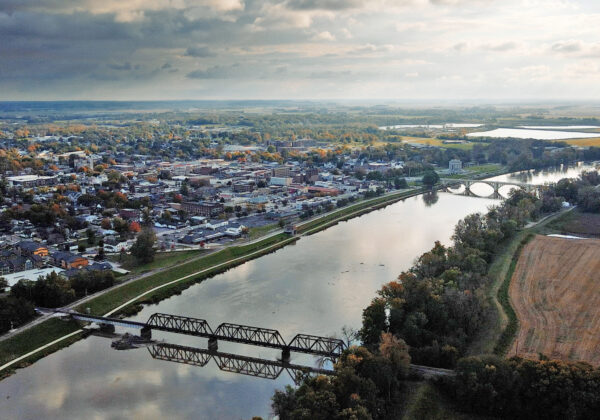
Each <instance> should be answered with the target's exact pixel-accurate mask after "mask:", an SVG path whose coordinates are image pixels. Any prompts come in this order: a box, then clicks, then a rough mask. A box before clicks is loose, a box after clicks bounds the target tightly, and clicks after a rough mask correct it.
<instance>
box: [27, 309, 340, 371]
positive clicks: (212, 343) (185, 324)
mask: <svg viewBox="0 0 600 420" xmlns="http://www.w3.org/2000/svg"><path fill="white" fill-rule="evenodd" d="M36 311H38V312H41V313H45V314H48V313H50V314H52V313H54V314H58V315H62V316H65V317H69V318H71V319H75V320H78V321H84V322H95V323H98V324H100V326H101V327H104V328H105V329H106V328H112V329H113V330H114V327H115V326H116V327H126V328H136V329H139V330H141V331H140V335H141V336H142V337H144V338H148V339H149V338H150V337H151V336H152V330H157V331H166V332H170V333H175V334H185V335H192V336H195V337H203V338H208V349H209V350H211V351H216V350H217V349H218V341H219V340H222V341H229V342H234V343H242V344H249V345H253V346H260V347H268V348H274V349H279V350H281V352H282V356H281V358H282V360H283V361H286V362H289V360H290V353H291V352H297V353H306V354H312V355H315V356H321V357H325V358H329V359H332V360H335V359H337V358H338V357H340V356H341V354H342V352H343V351H344V350H345V348H346V345H345V343H344V342H343V341H342V340H339V339H336V338H330V337H320V336H316V335H308V334H296V336H294V338H293V339H292V340H291V341H290V342H289V343H286V342H285V340H284V339H283V337H282V336H281V334H279V331H277V330H273V329H268V328H259V327H251V326H248V325H239V324H230V323H223V324H221V325H219V326H218V327H217V329H216V330H214V331H213V330H212V328H211V327H210V325H208V322H206V320H204V319H198V318H190V317H185V316H179V315H169V314H163V313H156V314H153V315H152V316H150V318H149V319H148V322H138V321H129V320H124V319H118V318H107V317H102V316H94V315H87V314H82V313H79V312H76V311H71V310H64V309H46V308H36Z"/></svg>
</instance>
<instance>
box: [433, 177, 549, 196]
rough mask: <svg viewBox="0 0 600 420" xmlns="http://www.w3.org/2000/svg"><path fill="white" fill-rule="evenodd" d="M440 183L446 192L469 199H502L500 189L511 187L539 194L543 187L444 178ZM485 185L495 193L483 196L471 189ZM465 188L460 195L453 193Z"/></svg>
mask: <svg viewBox="0 0 600 420" xmlns="http://www.w3.org/2000/svg"><path fill="white" fill-rule="evenodd" d="M440 183H441V184H442V189H443V190H444V191H447V192H450V193H453V194H460V195H465V196H469V197H482V198H496V199H502V198H504V197H503V196H502V194H500V188H502V187H504V186H511V187H517V188H521V189H523V190H525V191H527V192H534V191H535V192H537V191H539V190H540V188H541V187H542V186H541V185H534V184H528V183H525V182H515V181H492V180H487V179H458V178H457V179H453V178H442V179H440ZM477 184H483V185H488V186H490V187H492V189H493V192H492V193H491V194H490V195H487V196H482V195H479V194H476V193H474V192H473V190H472V189H471V187H472V186H473V185H477ZM460 187H464V190H463V191H462V192H460V193H457V192H455V191H452V190H453V189H456V188H460Z"/></svg>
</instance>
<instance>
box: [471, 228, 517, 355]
mask: <svg viewBox="0 0 600 420" xmlns="http://www.w3.org/2000/svg"><path fill="white" fill-rule="evenodd" d="M525 236H527V231H525V230H522V231H520V232H518V233H517V234H516V235H515V237H514V238H513V239H512V240H510V241H508V242H507V243H506V244H504V246H503V247H502V249H501V250H500V251H499V252H497V253H496V255H494V259H493V261H492V264H491V265H490V268H489V270H488V278H489V283H488V286H487V287H486V289H485V293H486V297H487V299H488V302H489V305H490V307H489V313H488V316H487V317H486V322H485V325H484V326H483V327H482V328H481V329H480V332H479V334H478V335H477V337H476V338H475V339H474V340H473V342H472V343H471V344H470V345H469V349H468V351H467V354H468V355H478V354H491V353H494V348H495V347H496V344H497V343H498V340H499V339H500V337H501V336H502V332H503V331H504V329H505V328H506V326H507V325H508V324H509V317H508V314H507V312H506V310H505V309H504V307H503V305H502V304H501V302H500V301H499V299H498V292H499V290H500V288H501V286H502V285H503V282H504V281H505V279H506V276H507V275H508V274H507V273H508V272H509V270H510V265H511V262H512V260H513V257H514V255H515V253H516V252H517V250H518V248H519V244H520V243H521V241H522V240H523V238H524V237H525ZM513 270H514V268H513ZM511 275H512V271H511Z"/></svg>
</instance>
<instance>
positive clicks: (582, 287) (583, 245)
mask: <svg viewBox="0 0 600 420" xmlns="http://www.w3.org/2000/svg"><path fill="white" fill-rule="evenodd" d="M509 292H510V298H511V302H512V304H513V306H514V309H515V312H516V313H517V316H518V318H519V322H520V328H519V332H518V334H517V339H516V340H515V341H514V343H513V345H512V348H511V350H510V351H509V352H508V356H513V355H515V354H516V353H517V352H518V355H519V356H522V357H526V358H532V359H537V358H538V353H543V354H545V355H546V356H548V357H550V358H551V359H560V360H572V361H575V360H581V361H587V362H589V363H592V364H593V365H596V366H597V365H600V240H599V239H563V238H552V237H547V236H540V235H538V236H536V237H535V238H534V239H533V240H532V241H531V242H530V243H528V244H527V245H526V246H525V248H524V249H523V252H522V254H521V256H520V258H519V261H518V262H517V266H516V268H515V271H514V274H513V276H512V280H511V284H510V289H509Z"/></svg>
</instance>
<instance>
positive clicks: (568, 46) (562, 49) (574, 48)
mask: <svg viewBox="0 0 600 420" xmlns="http://www.w3.org/2000/svg"><path fill="white" fill-rule="evenodd" d="M551 48H552V51H554V52H559V53H575V52H579V51H581V50H582V48H583V47H582V43H581V41H561V42H557V43H555V44H554V45H552V47H551Z"/></svg>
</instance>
